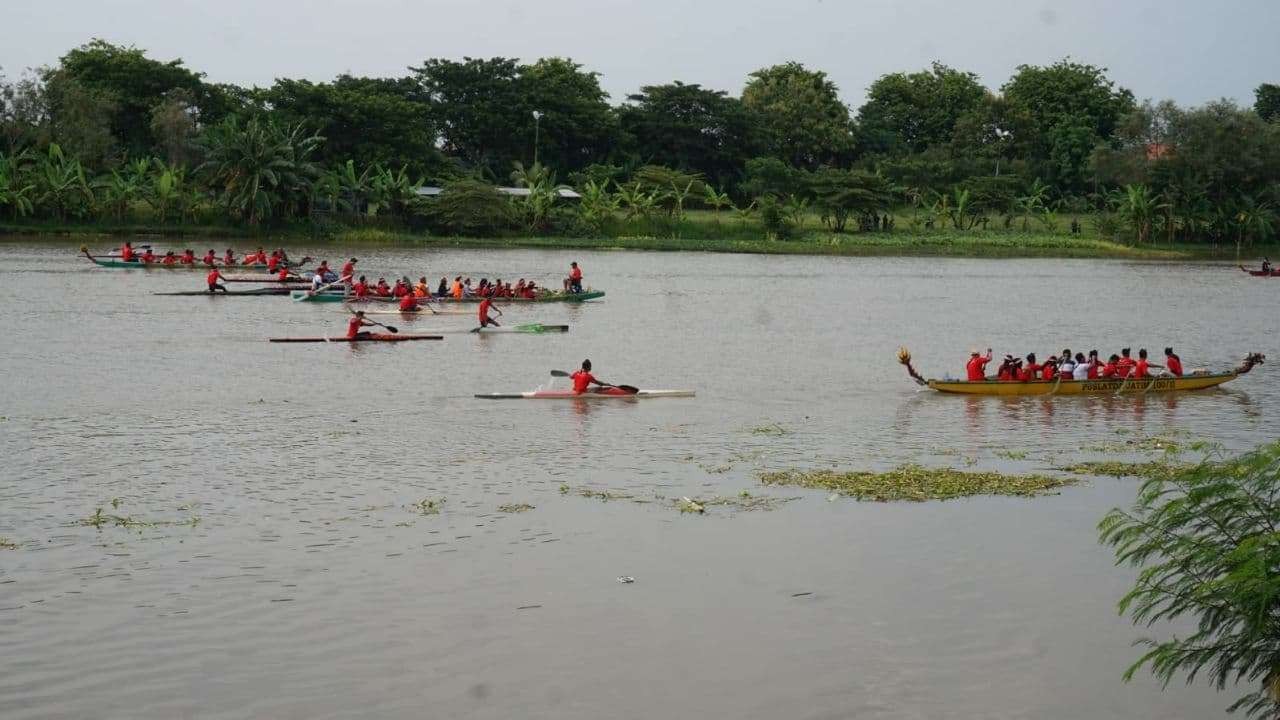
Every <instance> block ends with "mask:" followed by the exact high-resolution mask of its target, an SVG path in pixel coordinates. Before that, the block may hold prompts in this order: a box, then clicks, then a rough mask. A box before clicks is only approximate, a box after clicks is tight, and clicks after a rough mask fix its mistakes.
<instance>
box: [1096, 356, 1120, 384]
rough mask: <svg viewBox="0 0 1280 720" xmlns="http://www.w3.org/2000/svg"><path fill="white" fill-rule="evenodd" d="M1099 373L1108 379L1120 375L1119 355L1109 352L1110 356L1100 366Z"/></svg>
mask: <svg viewBox="0 0 1280 720" xmlns="http://www.w3.org/2000/svg"><path fill="white" fill-rule="evenodd" d="M1099 375H1100V376H1101V377H1103V378H1104V379H1108V380H1110V379H1114V378H1116V377H1118V376H1119V375H1120V356H1119V355H1116V354H1115V353H1111V357H1109V358H1107V362H1106V364H1105V365H1103V366H1102V371H1101V372H1100V373H1099Z"/></svg>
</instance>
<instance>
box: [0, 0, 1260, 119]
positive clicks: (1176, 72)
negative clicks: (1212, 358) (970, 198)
mask: <svg viewBox="0 0 1280 720" xmlns="http://www.w3.org/2000/svg"><path fill="white" fill-rule="evenodd" d="M6 4H7V5H9V7H8V8H7V9H6V10H5V11H4V13H3V21H0V67H3V68H4V72H5V74H6V75H8V76H10V77H13V76H15V75H17V74H19V73H20V72H21V70H22V69H23V68H26V67H32V66H38V65H44V64H51V63H55V62H56V61H57V59H58V57H59V56H60V55H61V54H63V53H64V52H66V51H67V50H68V49H70V48H72V47H75V46H77V45H79V44H82V43H84V42H86V41H87V40H89V39H90V38H92V37H101V38H104V39H106V40H109V41H111V42H115V43H122V44H135V45H137V46H139V47H142V48H145V49H146V50H147V51H148V53H149V54H150V56H151V57H154V58H158V59H164V60H168V59H172V58H176V57H180V58H182V59H183V60H185V61H186V64H187V66H188V67H190V68H193V69H195V70H198V71H202V72H204V73H206V74H207V75H208V78H209V79H210V80H211V81H214V82H231V83H237V84H241V85H268V84H270V83H271V82H272V80H273V79H274V78H276V77H292V78H307V79H310V80H317V81H322V80H327V79H329V78H332V77H333V76H335V75H337V74H339V73H343V72H349V73H353V74H357V75H372V76H390V75H403V74H404V73H405V67H406V66H409V65H415V64H418V63H420V62H421V61H422V60H423V59H425V58H429V57H447V58H461V57H463V56H464V55H465V56H471V57H490V56H496V55H501V56H507V57H517V58H521V59H524V60H533V59H536V58H539V57H544V56H551V55H558V56H567V57H571V58H573V59H574V60H576V61H578V62H579V63H582V64H583V65H584V66H586V67H587V68H588V69H590V70H594V71H596V72H599V73H600V74H601V82H602V84H603V86H604V88H605V90H607V91H608V92H609V93H611V94H612V96H613V99H614V101H615V102H620V101H621V100H623V99H624V97H625V96H626V95H627V94H628V93H632V92H635V91H636V90H637V89H638V88H639V87H640V86H641V85H644V84H660V83H665V82H670V81H672V80H682V81H684V82H696V83H701V84H702V85H704V86H707V87H712V88H716V89H722V90H728V91H730V92H731V93H735V94H736V93H738V92H739V91H740V90H741V89H742V85H743V83H744V82H745V78H746V76H747V74H748V73H750V72H751V71H752V70H755V69H757V68H760V67H762V66H765V65H770V64H773V63H778V62H783V61H786V60H798V61H800V62H803V63H805V64H806V65H808V66H810V67H813V68H818V69H821V70H825V71H826V72H827V73H828V74H829V75H830V76H831V77H832V79H834V80H835V82H836V83H837V84H838V85H839V87H840V90H841V93H842V95H843V97H844V100H845V101H846V102H847V103H849V104H850V105H851V106H853V107H854V108H856V107H857V106H858V105H860V104H861V102H862V100H863V97H864V94H865V92H866V88H867V86H868V85H869V84H870V83H871V82H872V81H873V80H875V79H876V78H877V77H879V76H880V75H882V74H884V73H887V72H896V71H900V70H914V69H919V68H923V67H927V66H928V64H929V63H930V62H931V61H933V60H935V59H936V60H940V61H942V62H944V63H946V64H948V65H951V66H953V67H956V68H960V69H964V70H969V71H972V72H976V73H977V74H978V75H979V76H980V77H981V79H982V80H983V82H984V83H985V84H986V85H987V86H988V87H991V88H993V89H994V88H998V87H999V86H1000V85H1001V84H1003V83H1004V82H1005V81H1006V80H1007V79H1008V77H1009V75H1010V74H1011V73H1012V72H1013V69H1014V68H1015V67H1016V66H1017V65H1019V64H1021V63H1027V64H1047V63H1051V62H1053V61H1055V60H1058V59H1061V58H1063V57H1065V56H1071V57H1072V58H1074V59H1076V60H1079V61H1083V62H1089V63H1093V64H1096V65H1102V66H1105V67H1108V68H1110V75H1111V77H1112V78H1113V79H1114V80H1116V81H1117V82H1119V83H1120V84H1121V85H1123V86H1125V87H1128V88H1129V89H1131V90H1133V92H1134V94H1135V95H1137V97H1138V98H1139V99H1142V98H1154V99H1163V98H1173V99H1174V100H1177V101H1178V102H1180V103H1183V104H1198V103H1202V102H1204V101H1206V100H1211V99H1215V98H1219V97H1229V98H1234V99H1236V100H1238V101H1240V102H1242V103H1245V104H1252V102H1253V88H1255V87H1256V86H1257V85H1258V84H1259V83H1262V82H1280V0H1218V1H1217V2H1213V1H1212V0H1208V1H1206V0H1164V1H1163V2H1147V1H1146V0H1059V1H1058V2H1051V3H1050V2H1040V1H1038V0H791V1H789V2H788V1H786V0H643V1H641V0H538V1H537V2H533V1H532V0H529V1H527V2H521V1H518V0H363V1H362V2H354V1H352V0H310V1H308V0H198V1H196V0H163V1H155V0H43V1H42V2H36V1H33V0H8V2H7V3H6Z"/></svg>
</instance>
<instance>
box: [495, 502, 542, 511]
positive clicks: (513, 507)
mask: <svg viewBox="0 0 1280 720" xmlns="http://www.w3.org/2000/svg"><path fill="white" fill-rule="evenodd" d="M532 509H533V506H532V505H530V504H528V503H511V504H509V505H499V506H498V512H504V513H522V512H528V511H529V510H532Z"/></svg>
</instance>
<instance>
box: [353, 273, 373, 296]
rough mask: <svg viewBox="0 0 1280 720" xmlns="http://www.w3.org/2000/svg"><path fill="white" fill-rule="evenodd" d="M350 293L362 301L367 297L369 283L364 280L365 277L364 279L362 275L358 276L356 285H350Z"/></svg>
mask: <svg viewBox="0 0 1280 720" xmlns="http://www.w3.org/2000/svg"><path fill="white" fill-rule="evenodd" d="M351 292H352V293H353V294H354V295H355V296H356V297H357V298H359V299H362V300H363V299H364V298H367V297H369V281H368V280H366V279H365V277H364V276H363V275H361V276H360V280H359V281H358V282H356V284H355V285H352V286H351Z"/></svg>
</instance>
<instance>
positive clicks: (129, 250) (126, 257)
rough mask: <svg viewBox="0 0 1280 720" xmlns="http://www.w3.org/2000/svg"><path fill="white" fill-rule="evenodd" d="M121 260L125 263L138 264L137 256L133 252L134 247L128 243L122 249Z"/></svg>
mask: <svg viewBox="0 0 1280 720" xmlns="http://www.w3.org/2000/svg"><path fill="white" fill-rule="evenodd" d="M120 259H121V260H123V261H124V262H137V261H138V257H137V254H136V253H135V252H134V251H133V245H132V244H130V243H129V242H128V241H125V244H124V245H122V246H121V247H120Z"/></svg>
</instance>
